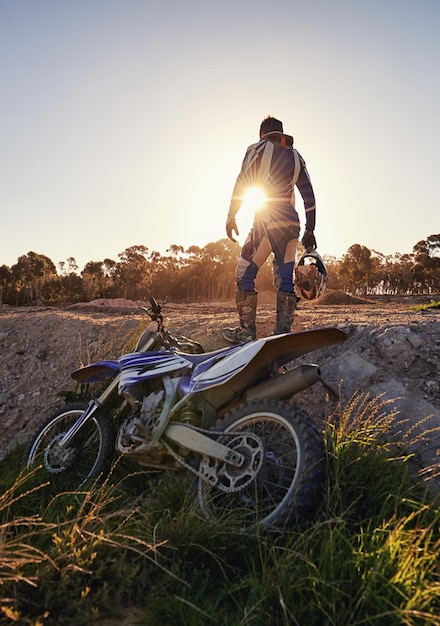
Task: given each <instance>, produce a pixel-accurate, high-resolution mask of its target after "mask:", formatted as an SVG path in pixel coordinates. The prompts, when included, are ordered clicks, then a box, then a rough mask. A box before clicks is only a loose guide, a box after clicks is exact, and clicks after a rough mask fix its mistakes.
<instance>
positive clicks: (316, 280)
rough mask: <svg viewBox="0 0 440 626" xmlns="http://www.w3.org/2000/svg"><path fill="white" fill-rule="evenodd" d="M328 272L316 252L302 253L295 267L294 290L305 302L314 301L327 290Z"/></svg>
mask: <svg viewBox="0 0 440 626" xmlns="http://www.w3.org/2000/svg"><path fill="white" fill-rule="evenodd" d="M327 282H328V272H327V268H326V266H325V263H324V261H323V260H322V258H321V256H320V255H319V254H318V253H317V252H316V250H311V251H309V252H307V251H306V252H304V254H303V255H302V256H301V258H300V259H299V261H298V263H297V265H296V267H295V290H296V292H297V295H298V296H300V297H302V298H304V299H305V300H315V299H316V298H319V297H320V296H322V294H323V293H324V291H325V290H326V288H327Z"/></svg>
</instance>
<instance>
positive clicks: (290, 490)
mask: <svg viewBox="0 0 440 626" xmlns="http://www.w3.org/2000/svg"><path fill="white" fill-rule="evenodd" d="M215 430H216V431H219V430H222V431H224V433H225V434H224V435H220V436H219V437H218V438H217V440H218V441H220V442H221V443H223V444H224V445H227V446H228V447H229V448H231V449H232V450H234V451H235V452H238V453H240V454H241V455H242V456H243V457H244V463H243V464H242V466H241V467H234V466H232V465H230V464H228V463H225V462H220V461H215V460H213V459H208V458H203V459H202V460H201V462H200V464H199V472H200V473H201V474H202V475H203V476H205V479H203V478H199V479H198V500H199V506H200V508H201V510H202V511H203V512H204V513H205V515H206V516H207V517H208V518H210V519H212V520H218V521H222V520H223V521H225V522H227V523H228V524H233V525H234V526H238V527H239V528H240V529H246V528H250V527H259V528H261V529H268V528H270V527H281V526H287V525H289V524H291V523H293V522H294V521H296V520H301V519H304V518H306V517H308V516H309V515H310V513H311V512H313V510H314V509H315V507H316V503H317V499H318V496H319V493H320V492H321V489H322V482H323V476H324V450H323V442H322V437H321V436H320V434H319V432H318V430H317V429H316V427H315V426H314V424H313V422H312V421H311V419H310V418H309V416H308V415H307V413H305V412H304V411H302V410H301V409H299V408H298V407H296V406H295V405H293V404H289V403H288V402H285V401H282V400H273V399H267V400H255V401H252V402H244V403H243V404H241V405H239V406H237V407H236V408H235V409H233V410H232V411H231V412H230V413H229V414H227V415H226V416H225V417H224V419H223V420H222V421H221V422H220V423H219V424H217V426H216V428H215Z"/></svg>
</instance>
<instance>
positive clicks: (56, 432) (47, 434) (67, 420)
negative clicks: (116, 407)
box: [26, 403, 114, 490]
mask: <svg viewBox="0 0 440 626" xmlns="http://www.w3.org/2000/svg"><path fill="white" fill-rule="evenodd" d="M86 408H87V404H84V403H73V404H70V405H66V406H65V407H63V408H62V409H59V410H58V411H56V412H55V413H53V415H51V417H50V418H49V419H48V421H47V422H46V423H45V424H44V425H43V426H42V427H41V428H40V430H39V431H38V433H37V434H36V435H35V437H34V439H33V441H32V443H31V445H30V447H29V450H28V453H27V458H26V466H27V467H28V468H29V469H30V468H32V467H36V466H38V465H42V466H43V469H44V470H46V471H47V472H48V473H49V475H50V480H51V482H52V483H56V484H58V485H59V486H60V488H62V489H64V490H69V489H78V488H80V487H81V486H83V485H84V484H85V483H86V481H87V480H89V479H92V478H96V477H98V476H99V475H101V474H106V473H107V472H108V469H109V466H110V462H111V459H112V456H113V451H114V446H113V443H114V437H113V429H112V425H111V423H110V421H109V420H108V419H105V417H104V416H103V415H100V414H99V413H97V414H95V415H94V416H93V417H92V418H90V419H89V421H88V422H87V423H86V424H84V425H83V427H82V428H81V429H80V430H79V432H78V433H77V434H76V435H75V437H74V439H73V441H72V442H71V443H70V444H69V445H68V446H66V447H61V446H60V445H59V443H60V441H61V439H62V438H63V435H64V434H65V433H66V432H67V431H68V430H69V429H70V428H71V426H73V424H74V423H75V422H76V421H77V419H78V418H79V417H80V415H81V414H82V413H83V412H84V410H85V409H86Z"/></svg>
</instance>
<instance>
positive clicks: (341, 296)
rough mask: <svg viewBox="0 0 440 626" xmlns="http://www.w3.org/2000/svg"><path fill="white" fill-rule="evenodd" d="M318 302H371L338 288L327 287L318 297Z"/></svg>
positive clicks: (348, 303)
mask: <svg viewBox="0 0 440 626" xmlns="http://www.w3.org/2000/svg"><path fill="white" fill-rule="evenodd" d="M318 302H319V304H347V305H350V304H370V305H371V304H372V302H370V301H369V300H365V299H364V298H356V297H355V296H350V295H349V294H348V293H344V292H343V291H339V289H327V291H326V292H325V293H324V295H323V296H321V297H320V298H319V299H318Z"/></svg>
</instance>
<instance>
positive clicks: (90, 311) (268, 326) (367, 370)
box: [0, 291, 440, 483]
mask: <svg viewBox="0 0 440 626" xmlns="http://www.w3.org/2000/svg"><path fill="white" fill-rule="evenodd" d="M141 304H142V303H133V302H127V301H125V300H112V301H105V300H98V301H94V302H92V303H84V304H79V305H75V306H70V307H67V308H62V309H61V308H56V309H54V308H48V307H43V306H34V307H28V308H14V307H8V306H5V305H3V306H0V351H1V361H0V418H1V422H0V424H1V427H0V428H1V434H0V460H1V459H2V458H4V456H5V455H6V454H7V452H8V451H10V450H11V449H13V448H14V447H15V446H16V445H17V444H18V443H24V442H26V441H28V440H29V439H30V437H31V436H32V434H33V433H34V431H35V430H36V429H37V428H38V426H39V425H40V424H41V423H42V421H44V420H45V419H46V418H47V416H48V414H50V412H51V411H52V410H53V409H54V407H56V406H58V405H60V404H62V402H63V400H62V398H61V397H60V396H59V395H58V394H59V392H60V391H63V390H64V391H66V390H73V389H74V382H73V380H72V379H71V378H70V373H71V371H73V370H74V369H76V368H78V367H80V366H81V365H82V364H86V363H89V362H91V361H93V360H96V359H97V358H104V357H105V358H110V357H117V356H119V355H120V354H121V353H122V352H124V351H128V350H129V348H127V346H129V341H130V339H132V337H133V336H134V334H136V333H139V332H140V330H141V329H142V328H144V327H145V325H146V324H147V323H148V317H147V316H146V315H145V313H143V312H142V310H141V309H140V306H141ZM414 304H415V302H414V301H402V300H391V299H388V300H384V299H382V300H380V301H378V300H362V299H356V298H352V297H349V296H347V295H346V294H343V293H341V292H335V291H328V292H327V293H326V294H324V296H323V297H322V298H321V299H320V300H318V301H316V302H313V303H312V302H301V303H300V305H299V307H298V310H297V313H296V315H295V321H294V326H293V328H292V330H293V331H300V330H306V329H312V328H319V327H323V326H337V327H338V328H341V329H342V330H344V331H345V332H346V333H347V336H348V338H347V341H346V342H345V343H344V344H341V345H338V346H335V347H330V348H327V349H325V350H320V351H315V352H313V353H310V354H309V355H306V356H305V357H302V359H301V360H302V361H303V362H316V363H319V365H320V366H321V369H322V373H323V378H324V380H325V381H326V382H327V383H329V385H331V386H332V387H333V388H335V389H338V388H340V389H342V394H343V396H344V397H345V398H349V397H350V396H351V395H352V394H353V393H355V392H356V391H359V390H360V391H362V392H363V393H368V394H370V395H371V396H372V397H376V396H378V395H380V394H384V395H383V397H384V398H386V399H389V400H391V401H392V402H391V403H390V407H389V408H390V411H392V410H396V411H398V415H399V420H402V419H403V420H407V423H408V427H409V428H413V427H414V428H415V431H417V430H418V431H419V432H425V433H426V434H427V436H426V441H425V443H424V445H423V446H422V447H420V449H419V452H418V454H419V458H420V462H421V463H422V465H423V467H424V468H425V472H426V475H427V476H430V477H431V478H432V477H434V481H433V482H434V483H435V482H436V479H435V476H436V475H437V466H438V464H439V457H438V449H439V443H440V434H438V433H439V430H438V429H440V382H439V377H438V372H439V368H440V311H439V310H433V311H432V312H420V311H417V310H415V309H414ZM164 313H165V316H166V319H167V327H168V329H169V330H170V331H171V332H174V333H179V334H184V335H186V336H188V337H191V338H193V339H195V340H197V341H199V342H201V343H202V345H203V346H204V348H205V350H214V349H216V348H220V347H223V346H224V345H225V343H224V341H223V339H222V336H221V329H222V328H223V327H225V326H235V324H236V312H235V305H234V303H233V302H232V301H231V302H207V303H205V302H204V303H200V304H173V303H169V304H166V305H165V306H164ZM274 317H275V300H274V294H272V293H263V294H261V295H260V299H259V307H258V336H259V337H262V336H266V335H270V334H271V332H272V330H273V325H274ZM326 398H328V394H326V391H325V388H324V387H323V386H322V385H320V384H319V383H317V384H316V385H315V386H314V387H313V388H312V389H309V390H308V391H306V392H302V393H301V394H298V395H297V396H296V398H295V401H296V403H297V404H299V405H300V406H302V407H303V408H305V409H307V411H308V412H309V413H310V414H311V415H312V417H313V418H314V419H316V420H323V419H325V418H326V416H327V415H328V413H329V412H331V411H332V408H333V407H332V404H331V401H330V402H328V401H327V400H326Z"/></svg>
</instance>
